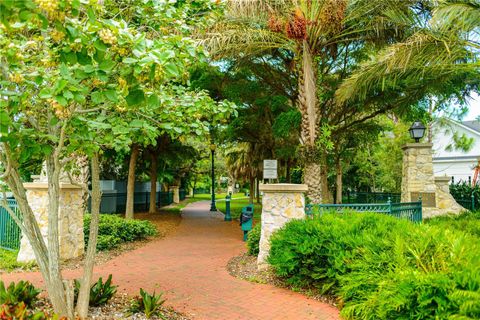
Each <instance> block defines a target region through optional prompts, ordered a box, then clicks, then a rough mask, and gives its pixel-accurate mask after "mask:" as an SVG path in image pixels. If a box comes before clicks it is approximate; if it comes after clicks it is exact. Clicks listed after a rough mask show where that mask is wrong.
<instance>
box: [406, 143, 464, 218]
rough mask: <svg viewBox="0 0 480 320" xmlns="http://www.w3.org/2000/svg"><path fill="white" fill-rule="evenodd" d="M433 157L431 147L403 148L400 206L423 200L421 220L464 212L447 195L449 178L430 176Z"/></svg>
mask: <svg viewBox="0 0 480 320" xmlns="http://www.w3.org/2000/svg"><path fill="white" fill-rule="evenodd" d="M432 154H433V151H432V144H431V143H408V144H406V145H405V146H403V167H402V202H412V201H418V198H419V197H422V204H423V209H422V211H423V217H424V218H430V217H433V216H437V215H442V214H447V213H459V212H461V211H463V208H462V207H461V206H460V205H459V204H457V202H456V201H455V199H453V197H452V196H451V195H450V191H449V190H448V181H449V179H450V178H449V177H440V178H435V176H434V175H433V162H432Z"/></svg>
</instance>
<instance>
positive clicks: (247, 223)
mask: <svg viewBox="0 0 480 320" xmlns="http://www.w3.org/2000/svg"><path fill="white" fill-rule="evenodd" d="M240 226H241V227H242V231H243V241H247V238H248V232H249V231H250V230H252V227H253V204H249V205H248V206H246V207H243V208H242V214H241V215H240Z"/></svg>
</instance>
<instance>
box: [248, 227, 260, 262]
mask: <svg viewBox="0 0 480 320" xmlns="http://www.w3.org/2000/svg"><path fill="white" fill-rule="evenodd" d="M261 231H262V225H261V224H260V223H257V224H256V225H255V226H254V227H253V229H252V230H251V231H250V232H249V233H248V238H247V248H248V254H249V255H251V256H258V253H259V252H260V249H259V244H260V235H261Z"/></svg>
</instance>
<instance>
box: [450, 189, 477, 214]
mask: <svg viewBox="0 0 480 320" xmlns="http://www.w3.org/2000/svg"><path fill="white" fill-rule="evenodd" d="M453 197H454V199H455V201H457V203H458V204H459V205H461V206H462V207H464V208H465V209H467V210H470V211H475V209H476V206H475V201H476V199H475V194H473V193H472V195H471V196H470V198H460V197H455V196H454V195H453Z"/></svg>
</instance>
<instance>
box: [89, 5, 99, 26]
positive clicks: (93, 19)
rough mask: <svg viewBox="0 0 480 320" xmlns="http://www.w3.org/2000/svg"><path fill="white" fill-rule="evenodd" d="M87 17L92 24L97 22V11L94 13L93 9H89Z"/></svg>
mask: <svg viewBox="0 0 480 320" xmlns="http://www.w3.org/2000/svg"><path fill="white" fill-rule="evenodd" d="M87 16H88V20H89V21H90V23H92V24H93V23H95V21H97V18H96V17H95V11H93V9H92V7H89V8H88V9H87Z"/></svg>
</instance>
